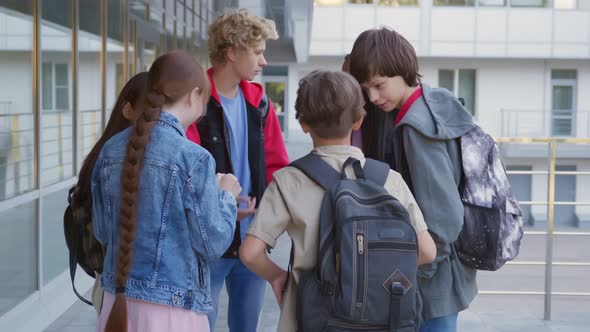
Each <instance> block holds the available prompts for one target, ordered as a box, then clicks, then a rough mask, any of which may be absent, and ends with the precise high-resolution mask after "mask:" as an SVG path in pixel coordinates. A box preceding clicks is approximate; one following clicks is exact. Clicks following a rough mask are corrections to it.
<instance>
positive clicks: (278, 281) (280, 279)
mask: <svg viewBox="0 0 590 332" xmlns="http://www.w3.org/2000/svg"><path fill="white" fill-rule="evenodd" d="M287 278H289V272H287V271H285V270H282V269H281V274H279V275H278V276H277V278H275V279H274V280H273V281H271V282H270V286H271V287H272V290H273V292H274V293H275V297H276V298H277V303H278V304H279V307H283V295H284V291H286V290H287V288H286V286H287V285H285V283H286V282H287Z"/></svg>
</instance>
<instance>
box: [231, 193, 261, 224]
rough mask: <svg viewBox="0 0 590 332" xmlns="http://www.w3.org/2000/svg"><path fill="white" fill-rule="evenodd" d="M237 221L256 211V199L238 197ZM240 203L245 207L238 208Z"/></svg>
mask: <svg viewBox="0 0 590 332" xmlns="http://www.w3.org/2000/svg"><path fill="white" fill-rule="evenodd" d="M236 200H237V201H238V221H240V220H242V219H244V218H246V217H248V216H249V215H251V214H253V213H254V212H255V211H256V197H250V196H238V198H237V199H236ZM240 203H243V204H247V207H245V208H242V207H240Z"/></svg>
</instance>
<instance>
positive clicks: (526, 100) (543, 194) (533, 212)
mask: <svg viewBox="0 0 590 332" xmlns="http://www.w3.org/2000/svg"><path fill="white" fill-rule="evenodd" d="M383 25H385V26H388V27H391V28H393V29H395V30H396V31H398V32H400V33H401V34H402V35H403V36H404V37H406V38H407V39H408V40H409V41H410V42H411V43H412V45H413V46H414V48H415V50H416V53H417V55H418V59H419V64H420V74H422V75H423V79H422V81H423V82H424V83H427V84H430V85H431V86H440V87H445V88H447V89H449V90H451V91H453V92H454V93H455V94H456V95H457V96H458V97H463V98H465V100H466V106H467V108H468V109H469V110H470V111H471V112H472V113H473V114H474V118H475V120H476V122H477V123H478V124H480V125H481V126H482V127H483V128H484V129H485V130H486V131H488V132H489V133H490V134H492V135H493V136H496V137H566V138H572V137H573V138H589V137H590V95H589V94H587V93H586V94H585V93H583V91H589V90H590V1H587V0H577V1H576V0H553V1H547V0H390V1H388V0H364V1H358V0H316V1H315V7H314V13H313V24H312V32H311V45H310V52H309V56H310V57H309V60H308V61H307V63H304V64H291V65H288V70H287V71H288V73H287V75H286V77H285V79H286V80H287V81H288V89H287V94H286V95H287V97H286V99H287V100H288V107H286V108H287V109H288V110H289V111H290V112H294V104H295V97H296V91H297V84H298V80H299V79H300V78H301V77H303V76H304V75H305V74H306V73H308V72H309V71H311V70H313V69H317V68H330V69H333V70H340V67H341V64H342V62H343V59H344V55H345V54H347V53H349V52H350V51H351V49H352V45H353V43H354V40H355V39H356V37H357V36H358V35H359V34H360V33H361V32H363V31H364V30H366V29H372V28H378V27H380V26H383ZM288 118H289V121H288V122H289V123H288V131H289V132H288V137H290V138H291V139H296V138H297V137H300V136H301V130H300V128H299V126H298V123H297V122H296V121H295V120H294V119H293V118H294V116H293V115H289V116H288ZM502 151H503V157H504V160H505V164H506V165H507V168H508V169H509V170H515V171H527V170H532V171H546V170H547V168H548V160H547V158H548V152H547V145H543V144H521V145H517V146H515V145H509V146H508V145H507V146H502ZM557 157H558V160H557V170H558V171H589V170H590V159H589V158H590V147H589V146H588V145H585V146H574V145H563V146H562V145H558V149H557ZM511 178H512V180H511V181H512V184H513V187H514V190H515V191H516V193H517V196H519V197H518V198H519V199H520V200H521V201H537V202H542V201H547V191H548V190H547V188H548V187H547V176H546V175H523V174H519V175H511ZM589 180H590V179H589V177H588V176H584V175H577V176H576V175H558V176H557V178H556V181H557V186H556V201H578V202H581V201H584V202H587V201H590V186H588V185H587V184H588V183H590V182H589ZM526 210H527V213H528V217H527V220H528V222H529V224H531V225H536V226H543V225H544V224H545V223H546V220H547V207H546V206H543V205H533V206H530V205H529V206H527V207H526ZM555 222H556V225H557V227H585V226H590V210H589V207H588V206H557V208H556V212H555Z"/></svg>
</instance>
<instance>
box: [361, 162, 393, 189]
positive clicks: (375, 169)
mask: <svg viewBox="0 0 590 332" xmlns="http://www.w3.org/2000/svg"><path fill="white" fill-rule="evenodd" d="M363 172H364V173H365V178H366V179H367V180H371V181H373V182H375V183H376V184H378V185H380V186H381V187H383V186H385V182H386V181H387V177H388V176H389V165H388V164H386V163H384V162H381V161H377V160H374V159H369V158H367V160H366V161H365V167H363Z"/></svg>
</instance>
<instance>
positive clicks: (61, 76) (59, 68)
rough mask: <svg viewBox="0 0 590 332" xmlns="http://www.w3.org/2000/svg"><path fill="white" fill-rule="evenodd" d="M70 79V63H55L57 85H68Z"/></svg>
mask: <svg viewBox="0 0 590 332" xmlns="http://www.w3.org/2000/svg"><path fill="white" fill-rule="evenodd" d="M68 81H69V76H68V65H66V64H63V63H57V64H55V85H56V86H62V87H63V86H65V87H67V86H68Z"/></svg>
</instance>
